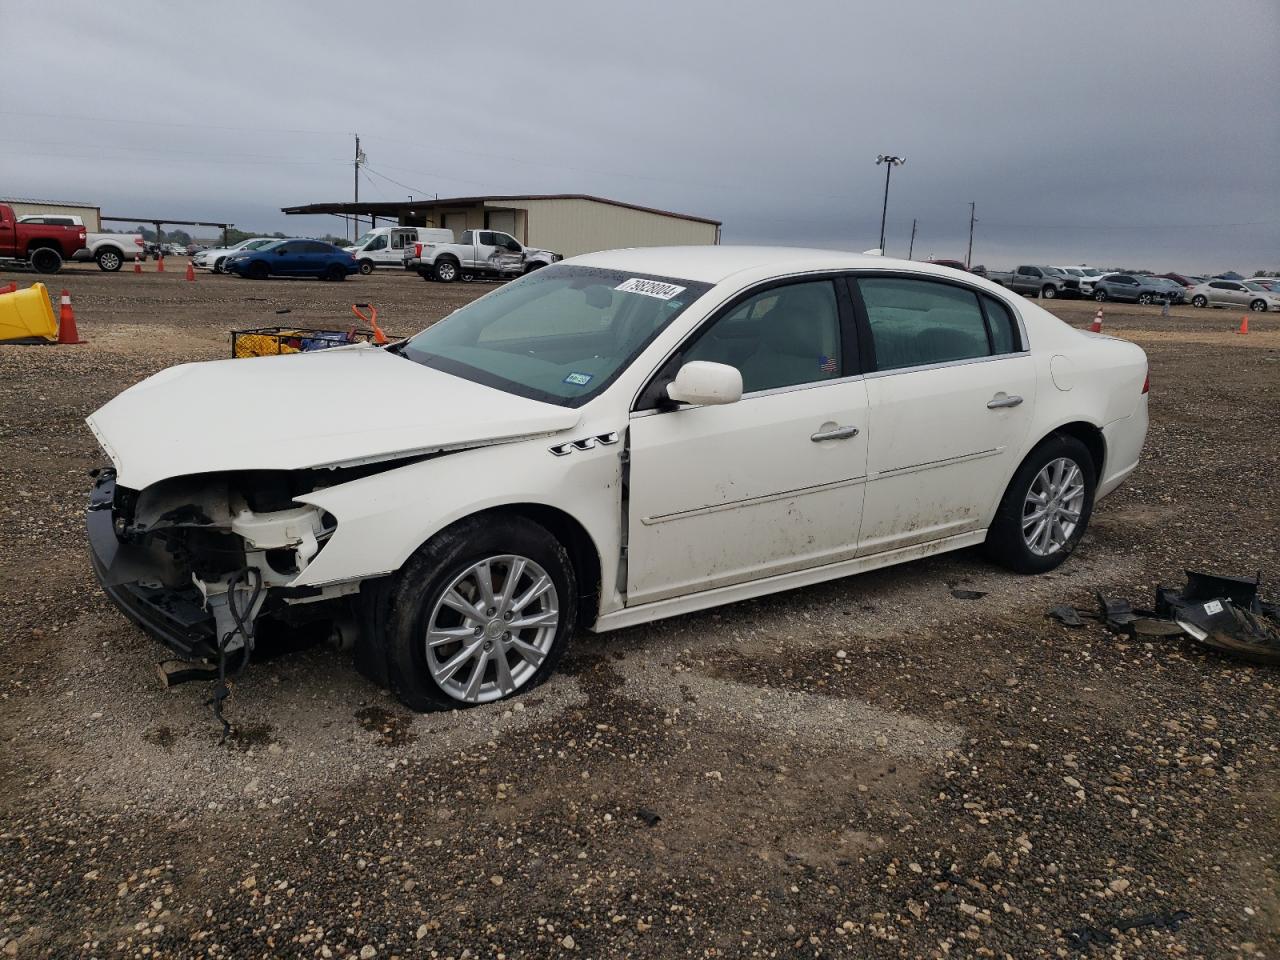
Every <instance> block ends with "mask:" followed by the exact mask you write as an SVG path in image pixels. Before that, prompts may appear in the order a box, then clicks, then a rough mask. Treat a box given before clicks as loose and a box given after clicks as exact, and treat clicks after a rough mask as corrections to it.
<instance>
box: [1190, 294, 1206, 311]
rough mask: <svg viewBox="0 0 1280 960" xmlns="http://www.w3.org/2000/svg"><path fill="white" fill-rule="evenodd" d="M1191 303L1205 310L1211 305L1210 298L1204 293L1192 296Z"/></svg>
mask: <svg viewBox="0 0 1280 960" xmlns="http://www.w3.org/2000/svg"><path fill="white" fill-rule="evenodd" d="M1191 305H1192V306H1193V307H1199V308H1200V309H1201V310H1203V309H1204V308H1205V307H1207V306H1208V305H1209V298H1208V297H1206V296H1205V295H1204V294H1203V293H1197V294H1196V295H1195V296H1194V297H1192V298H1191Z"/></svg>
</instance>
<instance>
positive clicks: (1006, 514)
mask: <svg viewBox="0 0 1280 960" xmlns="http://www.w3.org/2000/svg"><path fill="white" fill-rule="evenodd" d="M1096 473H1097V468H1096V466H1095V465H1094V462H1093V457H1092V456H1091V455H1090V453H1089V449H1088V448H1087V447H1086V446H1085V445H1084V444H1083V443H1081V442H1080V441H1079V440H1077V439H1076V438H1075V437H1069V436H1064V435H1061V434H1059V435H1055V436H1052V437H1050V438H1048V439H1047V440H1045V441H1044V442H1043V443H1041V444H1040V445H1039V446H1038V447H1036V448H1035V450H1033V451H1032V452H1031V454H1030V455H1029V456H1028V457H1027V459H1026V460H1024V461H1023V463H1022V466H1020V467H1019V468H1018V472H1017V473H1015V474H1014V476H1013V479H1012V480H1011V481H1010V482H1009V488H1008V489H1007V490H1006V491H1005V494H1004V497H1003V499H1002V500H1001V501H1000V507H999V509H997V510H996V516H995V520H994V521H992V524H991V529H990V530H989V531H988V532H987V541H986V544H985V545H984V550H985V552H986V553H987V555H988V556H989V557H991V559H993V560H995V561H996V562H997V563H999V564H1001V565H1002V566H1005V567H1008V568H1009V569H1010V570H1013V571H1015V572H1017V573H1044V572H1045V571H1047V570H1052V569H1053V568H1054V567H1056V566H1058V565H1059V564H1060V563H1062V562H1063V561H1064V560H1066V559H1067V557H1069V556H1070V555H1071V553H1072V552H1073V551H1074V550H1075V548H1076V546H1077V545H1078V544H1079V543H1080V538H1081V537H1083V536H1084V531H1085V528H1086V527H1087V526H1088V524H1089V517H1090V515H1091V514H1092V513H1093V497H1094V491H1095V490H1096V486H1097V478H1096Z"/></svg>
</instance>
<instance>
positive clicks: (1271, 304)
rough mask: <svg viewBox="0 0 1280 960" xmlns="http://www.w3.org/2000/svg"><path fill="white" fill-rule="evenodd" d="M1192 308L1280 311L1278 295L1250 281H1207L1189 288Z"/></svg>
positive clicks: (1258, 311)
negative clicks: (1244, 308)
mask: <svg viewBox="0 0 1280 960" xmlns="http://www.w3.org/2000/svg"><path fill="white" fill-rule="evenodd" d="M1191 305H1192V306H1193V307H1248V308H1249V309H1250V310H1253V311H1256V312H1257V313H1262V312H1263V311H1266V310H1280V294H1277V293H1275V292H1273V291H1271V290H1268V289H1267V288H1266V287H1264V286H1263V285H1262V284H1260V283H1254V282H1252V281H1250V280H1208V281H1206V282H1204V283H1201V284H1197V285H1196V286H1194V287H1192V288H1191Z"/></svg>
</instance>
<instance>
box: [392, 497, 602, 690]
mask: <svg viewBox="0 0 1280 960" xmlns="http://www.w3.org/2000/svg"><path fill="white" fill-rule="evenodd" d="M486 561H488V569H489V571H490V574H489V577H490V585H491V587H492V592H493V593H494V595H495V600H494V605H493V606H489V607H487V608H485V609H484V612H483V614H482V615H480V616H476V617H472V618H468V617H466V616H465V615H464V614H462V613H461V612H460V611H459V610H457V609H456V608H455V607H453V606H451V605H448V604H446V603H445V601H444V597H445V596H446V595H447V594H450V593H452V594H453V595H454V596H455V597H460V598H461V599H462V600H464V601H467V602H468V603H469V602H470V600H471V598H472V597H473V596H474V597H477V598H478V597H480V596H482V595H481V594H480V592H479V589H478V584H479V581H478V579H477V578H476V577H477V575H476V573H475V571H476V569H477V567H478V566H480V565H482V564H484V563H485V562H486ZM519 561H524V564H523V567H521V568H517V566H516V564H517V563H518V562H519ZM515 569H520V570H521V572H520V573H519V579H518V580H517V581H516V585H515V588H514V596H513V597H512V602H514V601H516V600H519V599H520V597H521V596H522V595H526V594H527V593H529V592H530V591H531V589H532V588H533V585H534V583H535V582H541V578H542V576H544V575H545V577H546V578H547V580H548V581H549V587H548V588H544V589H543V592H542V593H540V594H539V595H538V596H536V597H533V598H531V599H529V600H527V601H526V603H525V604H524V606H523V608H522V609H519V610H516V611H515V612H512V611H507V614H506V615H504V613H503V612H502V610H501V607H502V605H503V595H504V592H505V590H506V583H505V581H506V579H507V577H508V576H509V575H510V573H511V572H512V571H513V570H515ZM535 605H536V606H537V610H534V607H535ZM577 610H578V586H577V580H576V578H575V576H574V571H573V563H572V561H571V560H570V558H569V554H568V552H567V551H566V550H565V548H564V546H563V545H562V544H561V543H560V542H559V541H557V540H556V539H555V537H553V536H552V535H551V534H550V533H548V532H547V530H546V529H545V528H543V527H542V526H540V525H538V524H536V523H534V522H533V521H532V520H527V519H525V518H523V517H500V518H494V517H493V516H488V517H472V518H469V519H467V520H462V521H460V522H458V523H456V524H454V525H453V526H451V527H449V528H448V529H447V530H444V531H442V532H441V533H439V534H437V535H436V536H435V537H434V538H432V539H431V540H430V541H429V542H428V543H427V544H426V545H425V546H423V547H422V548H421V549H419V550H418V552H417V553H415V554H414V556H413V557H412V558H411V559H410V560H409V562H408V563H406V564H405V566H404V568H403V569H402V570H401V571H400V573H399V574H398V575H397V577H396V580H395V584H394V586H393V587H392V589H391V597H390V605H389V608H388V611H387V619H386V641H385V642H386V655H387V678H388V683H389V685H390V688H391V692H392V693H394V694H395V695H396V697H397V698H398V699H399V700H400V702H401V703H403V704H404V705H405V706H407V707H409V708H410V709H412V710H420V711H426V710H456V709H459V708H462V707H472V706H477V705H478V704H481V703H492V702H494V701H497V700H504V699H506V698H508V697H510V696H513V695H515V694H516V693H522V692H524V691H526V690H531V689H533V688H534V687H536V686H537V685H538V684H540V683H541V682H542V681H543V680H545V679H546V678H547V677H548V676H549V675H550V674H551V673H552V671H554V670H555V667H556V664H557V663H559V661H560V658H561V657H562V656H563V655H564V651H565V648H566V646H567V645H568V640H569V637H570V636H571V635H572V634H573V629H574V626H575V624H576V620H577ZM490 611H493V613H490ZM530 611H533V613H532V614H531V613H530ZM477 612H478V610H477ZM522 615H523V616H526V617H528V618H529V619H534V618H535V617H536V618H540V619H546V620H550V621H551V623H547V624H543V625H535V626H531V627H525V628H523V629H518V630H511V629H510V627H509V624H510V623H512V622H518V620H519V617H520V616H522ZM511 617H515V620H511V619H510V618H511ZM489 618H492V619H489ZM433 629H434V630H439V631H441V633H440V636H441V638H442V639H441V640H439V641H438V642H437V643H436V645H435V646H432V647H429V646H428V640H427V635H428V632H429V631H431V630H433ZM477 630H478V631H480V632H479V633H478V634H477V633H476V631H477ZM447 631H453V633H452V634H448V633H446V632H447ZM513 634H514V635H516V636H515V638H514V639H515V640H516V641H523V643H522V646H521V647H517V646H516V645H515V643H512V642H511V641H510V640H508V639H507V638H509V637H512V635H513ZM468 650H470V651H471V652H470V654H468ZM522 651H528V652H527V653H526V652H522ZM535 657H536V659H535ZM500 663H505V664H506V665H507V676H506V679H505V681H500V679H499V664H500ZM450 664H453V665H455V666H454V671H455V672H453V673H452V674H450V673H448V668H449V665H450Z"/></svg>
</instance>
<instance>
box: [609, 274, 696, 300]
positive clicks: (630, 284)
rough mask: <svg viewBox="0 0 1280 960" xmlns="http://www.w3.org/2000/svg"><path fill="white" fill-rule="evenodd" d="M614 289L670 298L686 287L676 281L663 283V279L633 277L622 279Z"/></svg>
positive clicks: (660, 298) (663, 298) (659, 297)
mask: <svg viewBox="0 0 1280 960" xmlns="http://www.w3.org/2000/svg"><path fill="white" fill-rule="evenodd" d="M613 289H615V290H621V291H622V292H623V293H639V294H642V295H644V296H646V297H656V298H657V299H659V300H670V299H671V298H672V297H674V296H675V295H676V294H677V293H680V292H681V291H683V290H684V287H677V286H676V285H675V284H674V283H663V282H662V281H661V280H642V279H640V278H639V277H632V278H631V279H630V280H624V281H622V283H620V284H618V285H617V286H616V287H614V288H613Z"/></svg>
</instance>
